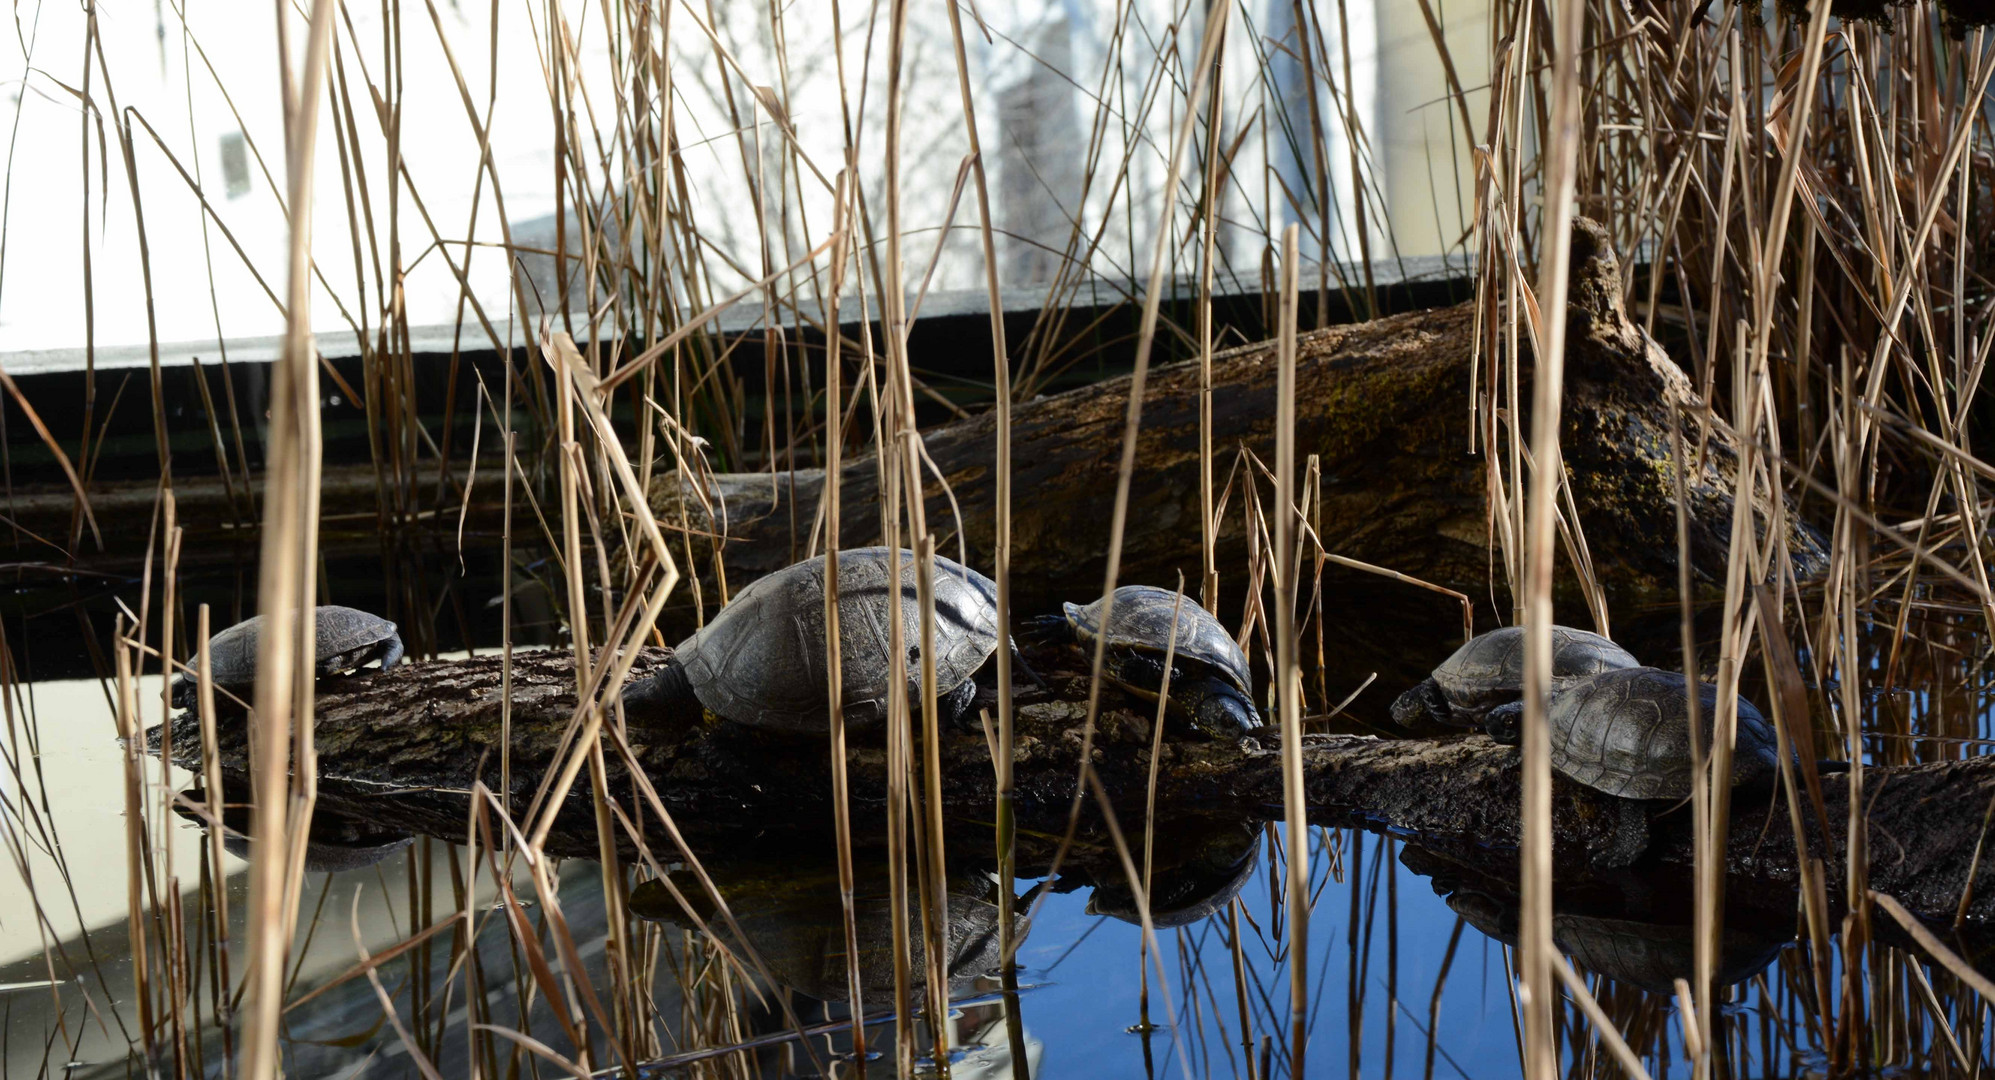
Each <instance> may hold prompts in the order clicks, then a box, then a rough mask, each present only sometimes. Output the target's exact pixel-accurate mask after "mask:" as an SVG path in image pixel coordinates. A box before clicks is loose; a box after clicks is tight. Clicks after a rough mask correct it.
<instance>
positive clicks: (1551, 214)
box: [1511, 0, 1586, 1080]
mask: <svg viewBox="0 0 1995 1080" xmlns="http://www.w3.org/2000/svg"><path fill="white" fill-rule="evenodd" d="M1554 17H1555V19H1556V20H1557V21H1556V23H1555V24H1554V25H1553V26H1552V27H1548V28H1547V29H1548V30H1550V31H1552V37H1553V40H1552V43H1551V45H1552V50H1553V53H1554V60H1553V65H1552V121H1551V128H1550V131H1549V132H1548V135H1549V140H1548V151H1547V154H1546V158H1547V160H1546V163H1545V169H1546V179H1545V211H1544V217H1543V223H1542V229H1543V236H1542V240H1543V243H1544V253H1543V255H1542V261H1541V262H1540V264H1539V267H1538V272H1539V279H1538V290H1537V299H1538V303H1539V305H1540V308H1539V309H1540V310H1541V311H1544V312H1546V313H1547V316H1546V318H1545V319H1544V325H1543V328H1542V337H1540V338H1539V339H1538V340H1537V342H1536V345H1537V349H1536V353H1537V368H1536V370H1535V371H1534V372H1533V378H1532V403H1531V457H1532V460H1533V461H1534V462H1535V463H1536V466H1535V468H1534V469H1533V471H1532V474H1531V494H1530V501H1529V504H1528V506H1527V510H1528V514H1529V520H1528V521H1527V522H1526V529H1525V534H1524V554H1525V560H1524V582H1523V585H1524V589H1523V595H1524V730H1523V751H1524V769H1523V773H1524V784H1523V786H1524V790H1523V814H1522V816H1523V857H1522V868H1521V873H1522V881H1521V883H1520V886H1521V889H1520V891H1521V904H1520V906H1521V908H1522V910H1521V912H1520V915H1519V919H1518V929H1517V938H1518V942H1519V945H1520V946H1521V948H1520V949H1519V950H1518V951H1519V958H1518V961H1519V967H1520V968H1521V971H1520V982H1521V984H1522V985H1521V986H1520V987H1519V996H1520V997H1521V998H1522V999H1523V1005H1524V1009H1523V1021H1524V1024H1523V1026H1524V1075H1525V1076H1526V1077H1528V1078H1529V1080H1552V1078H1553V1077H1555V1076H1556V1075H1557V1073H1558V1046H1557V1043H1556V1042H1555V1041H1554V1038H1555V1037H1554V1034H1553V1031H1552V1015H1553V1008H1552V1006H1553V999H1552V993H1553V984H1552V964H1553V961H1554V959H1555V953H1554V949H1555V946H1554V945H1553V943H1552V768H1551V730H1550V726H1549V723H1548V718H1547V715H1546V714H1547V710H1548V709H1549V707H1550V704H1551V680H1552V621H1553V615H1552V565H1553V556H1554V555H1555V553H1556V549H1555V542H1556V540H1555V537H1554V534H1553V529H1554V525H1555V524H1556V518H1557V515H1558V505H1557V500H1558V493H1559V485H1560V482H1561V481H1562V479H1563V477H1564V468H1563V466H1562V465H1561V463H1560V457H1559V408H1560V397H1561V391H1562V383H1563V381H1564V366H1565V334H1566V320H1565V318H1564V314H1565V310H1566V286H1567V284H1568V271H1569V269H1570V265H1569V264H1570V262H1571V255H1572V218H1573V187H1574V169H1575V165H1576V159H1577V157H1578V153H1579V123H1580V101H1579V51H1580V45H1581V35H1582V34H1583V33H1584V32H1585V28H1586V5H1585V3H1584V0H1559V3H1558V4H1557V5H1556V8H1555V16H1554ZM1513 317H1514V315H1513ZM1517 360H1518V358H1517V357H1516V356H1515V354H1513V355H1512V360H1511V366H1512V367H1513V368H1515V367H1516V366H1517Z"/></svg>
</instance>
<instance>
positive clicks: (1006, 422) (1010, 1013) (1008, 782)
mask: <svg viewBox="0 0 1995 1080" xmlns="http://www.w3.org/2000/svg"><path fill="white" fill-rule="evenodd" d="M945 6H946V7H947V9H948V12H949V34H950V39H951V42H952V43H953V44H954V46H955V57H956V88H957V93H958V94H959V96H960V97H961V99H962V105H963V129H964V133H965V134H966V135H967V136H968V139H969V163H970V168H971V171H972V173H973V175H974V177H975V179H976V184H977V229H978V237H979V239H980V240H981V241H982V244H983V255H984V290H985V302H986V304H988V305H989V307H990V318H991V374H992V378H993V391H994V393H993V398H994V405H995V411H996V423H995V425H994V428H995V433H996V435H995V437H996V443H997V445H996V447H995V451H996V453H995V462H994V467H995V468H996V470H997V478H996V489H997V491H996V498H997V516H996V522H995V527H994V536H993V539H992V548H993V550H992V553H991V559H992V567H991V576H992V580H993V582H994V583H995V584H996V586H997V625H998V632H999V634H1000V638H999V640H1000V641H1001V642H1004V641H1009V640H1010V633H1011V392H1012V391H1011V358H1010V355H1009V353H1008V350H1007V348H1006V341H1005V331H1004V297H1003V293H1002V290H1001V288H1000V286H999V282H998V255H997V239H996V235H995V232H994V229H993V226H992V223H991V222H992V219H991V199H990V185H989V182H988V179H987V177H986V176H985V170H984V157H983V141H982V138H981V137H980V135H979V133H978V128H977V110H976V103H975V100H974V98H973V96H972V94H971V92H970V64H969V58H968V55H967V52H966V49H965V45H964V40H963V15H962V11H961V10H960V9H959V8H958V6H957V5H956V4H953V3H952V4H947V5H945ZM939 251H940V249H939V247H938V257H937V259H935V260H934V261H933V262H932V263H931V264H930V270H931V272H932V271H933V268H934V265H935V264H937V263H939V262H940V261H941V260H940V257H939ZM923 284H924V291H926V282H925V281H924V283H923ZM834 336H836V335H834ZM829 415H836V413H835V412H833V413H830V414H829ZM826 475H827V476H837V475H838V472H837V469H836V467H835V466H832V467H829V469H828V471H827V473H826ZM834 486H835V485H834ZM1011 679H1012V656H1011V649H1010V648H1009V647H1008V646H1005V645H1000V646H999V648H998V650H997V686H998V700H997V712H998V715H997V747H996V749H995V751H994V752H993V753H992V755H991V760H992V763H993V767H994V769H995V771H996V778H995V783H996V788H997V814H996V816H997V821H996V837H995V840H996V845H997V863H998V866H997V878H998V889H997V894H998V951H999V956H1000V958H1001V959H1000V963H1001V964H1002V972H1001V975H1000V978H1001V980H1002V981H1003V983H1004V985H1005V986H1006V987H1007V988H1008V989H1010V990H1012V991H1013V992H1014V994H1015V992H1016V990H1017V982H1018V942H1017V931H1016V930H1015V928H1014V927H1013V925H1012V921H1013V908H1014V905H1015V902H1016V898H1015V897H1014V895H1013V893H1012V887H1011V882H1012V869H1013V861H1014V859H1015V857H1016V836H1015V834H1014V831H1013V830H1014V826H1013V808H1012V757H1013V754H1014V736H1013V732H1012V693H1011V689H1012V687H1011ZM855 981H856V979H855ZM854 1001H855V1003H856V1001H857V997H856V996H855V997H854ZM1005 1010H1006V1018H1007V1021H1008V1023H1007V1030H1006V1036H1007V1038H1008V1039H1009V1042H1010V1046H1011V1058H1012V1061H1013V1062H1014V1063H1015V1066H1016V1069H1017V1072H1018V1075H1019V1078H1020V1080H1031V1063H1030V1062H1029V1061H1028V1060H1027V1057H1026V1049H1025V1033H1024V1029H1023V1026H1022V1024H1021V1023H1020V1021H1019V1019H1018V1000H1017V998H1016V997H1015V996H1014V997H1012V998H1011V999H1010V1000H1009V1001H1007V1002H1006V1005H1005ZM853 1011H854V1014H855V1015H857V1013H858V1008H857V1005H856V1004H855V1005H854V1009H853ZM854 1031H855V1033H856V1032H857V1031H858V1028H857V1026H856V1025H855V1027H854ZM862 1056H863V1055H862Z"/></svg>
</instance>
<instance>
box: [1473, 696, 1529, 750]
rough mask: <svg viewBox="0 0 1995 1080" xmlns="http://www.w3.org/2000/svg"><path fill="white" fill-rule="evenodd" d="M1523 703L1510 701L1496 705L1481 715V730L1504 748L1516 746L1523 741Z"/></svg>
mask: <svg viewBox="0 0 1995 1080" xmlns="http://www.w3.org/2000/svg"><path fill="white" fill-rule="evenodd" d="M1523 727H1524V703H1523V702H1521V701H1512V702H1509V703H1507V704H1503V705H1498V706H1497V707H1496V708H1494V709H1491V710H1489V711H1488V712H1486V713H1484V714H1483V717H1482V729H1483V730H1484V731H1486V732H1488V733H1489V737H1490V738H1492V739H1495V740H1496V741H1497V742H1500V743H1502V744H1503V745H1505V746H1516V745H1517V744H1518V743H1519V742H1522V741H1523V739H1524V731H1523Z"/></svg>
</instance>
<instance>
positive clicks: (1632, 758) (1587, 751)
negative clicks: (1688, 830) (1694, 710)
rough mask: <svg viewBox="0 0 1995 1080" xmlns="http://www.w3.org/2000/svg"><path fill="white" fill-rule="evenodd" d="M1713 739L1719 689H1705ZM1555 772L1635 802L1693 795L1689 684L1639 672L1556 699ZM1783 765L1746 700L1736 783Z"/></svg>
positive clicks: (1705, 720) (1616, 674)
mask: <svg viewBox="0 0 1995 1080" xmlns="http://www.w3.org/2000/svg"><path fill="white" fill-rule="evenodd" d="M1697 696H1698V700H1699V703H1700V706H1701V708H1700V710H1699V713H1698V717H1699V724H1700V726H1702V727H1703V728H1704V731H1705V733H1706V737H1707V742H1706V745H1707V746H1708V745H1709V742H1708V737H1709V733H1710V732H1711V730H1712V726H1713V720H1714V718H1715V717H1716V716H1717V712H1718V688H1717V687H1715V686H1713V685H1711V684H1710V683H1699V684H1698V695H1697ZM1551 735H1552V768H1554V769H1557V770H1558V771H1559V772H1561V773H1564V774H1565V775H1566V776H1568V777H1570V778H1571V779H1573V780H1576V781H1578V782H1579V783H1582V784H1585V785H1586V786H1588V787H1590V788H1595V789H1597V790H1600V791H1604V792H1606V793H1607V794H1609V795H1619V796H1621V797H1623V798H1629V799H1682V798H1686V797H1688V796H1689V795H1690V694H1689V682H1688V680H1686V679H1685V678H1684V677H1683V676H1682V675H1679V674H1677V673H1676V672H1673V671H1660V670H1658V669H1656V668H1649V667H1638V668H1631V669H1628V670H1624V671H1609V672H1606V673H1604V674H1601V675H1596V676H1594V677H1593V678H1591V679H1587V680H1585V681H1583V682H1579V683H1576V684H1574V685H1573V686H1572V687H1570V688H1569V689H1567V690H1566V691H1565V692H1564V693H1561V694H1559V695H1558V696H1556V697H1554V698H1553V699H1552V709H1551ZM1779 767H1780V759H1779V757H1778V754H1777V751H1776V750H1775V741H1774V733H1773V727H1772V725H1770V724H1768V723H1767V722H1766V718H1765V717H1763V716H1761V715H1760V712H1759V710H1758V709H1756V708H1754V707H1753V704H1752V702H1750V701H1747V700H1746V699H1745V698H1740V699H1739V723H1738V737H1737V740H1736V741H1735V742H1734V744H1733V751H1732V783H1733V784H1735V785H1736V784H1745V783H1751V782H1754V781H1756V780H1760V779H1764V778H1766V777H1768V776H1770V775H1772V773H1773V772H1774V771H1775V770H1777V769H1778V768H1779Z"/></svg>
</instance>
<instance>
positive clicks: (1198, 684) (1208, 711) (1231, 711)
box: [1171, 678, 1263, 739]
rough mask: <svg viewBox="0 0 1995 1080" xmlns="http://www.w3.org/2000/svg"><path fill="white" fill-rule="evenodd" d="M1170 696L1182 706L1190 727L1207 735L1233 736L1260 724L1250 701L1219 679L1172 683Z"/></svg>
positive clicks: (1229, 737)
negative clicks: (1176, 684) (1182, 683)
mask: <svg viewBox="0 0 1995 1080" xmlns="http://www.w3.org/2000/svg"><path fill="white" fill-rule="evenodd" d="M1171 698H1172V700H1173V701H1174V702H1175V703H1177V704H1178V705H1179V706H1180V707H1182V708H1183V709H1184V712H1185V716H1186V718H1187V719H1189V720H1190V721H1191V726H1192V727H1193V728H1194V729H1196V730H1197V731H1198V732H1199V733H1200V734H1202V735H1206V736H1209V737H1211V738H1215V739H1237V738H1239V737H1240V736H1242V735H1245V734H1248V733H1249V732H1253V731H1258V730H1259V729H1260V728H1261V727H1262V726H1263V725H1262V723H1261V714H1260V711H1259V710H1257V709H1255V708H1254V702H1253V700H1252V699H1250V698H1248V697H1247V695H1246V694H1243V693H1241V692H1240V688H1239V687H1237V686H1234V685H1233V684H1232V683H1229V682H1227V681H1225V680H1223V679H1217V678H1205V679H1197V680H1194V681H1192V682H1189V683H1186V684H1185V685H1184V686H1181V687H1179V686H1173V687H1172V688H1171Z"/></svg>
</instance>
